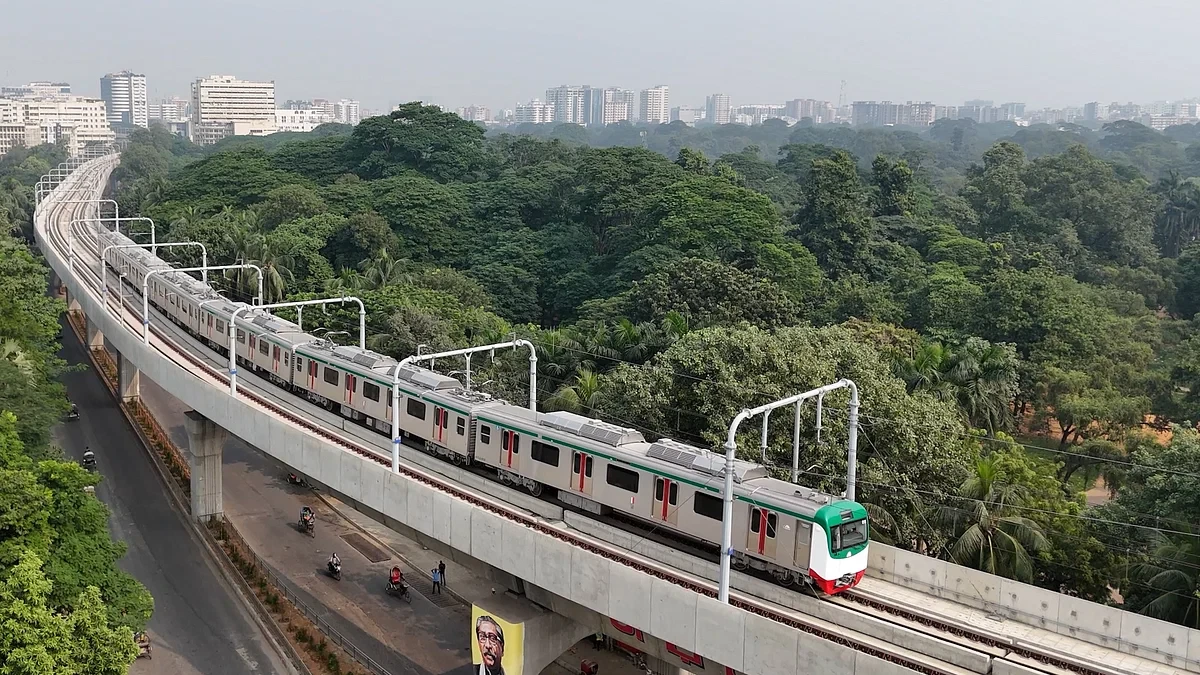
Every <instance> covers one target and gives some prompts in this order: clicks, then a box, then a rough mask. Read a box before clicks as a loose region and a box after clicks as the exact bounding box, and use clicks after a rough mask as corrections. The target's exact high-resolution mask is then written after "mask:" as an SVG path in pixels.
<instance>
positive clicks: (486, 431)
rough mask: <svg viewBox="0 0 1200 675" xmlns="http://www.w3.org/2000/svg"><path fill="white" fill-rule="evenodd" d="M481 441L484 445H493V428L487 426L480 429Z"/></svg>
mask: <svg viewBox="0 0 1200 675" xmlns="http://www.w3.org/2000/svg"><path fill="white" fill-rule="evenodd" d="M479 441H480V442H481V443H483V444H484V445H491V443H492V428H491V427H489V426H488V425H486V424H484V425H483V426H481V427H479Z"/></svg>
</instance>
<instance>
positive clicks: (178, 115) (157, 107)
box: [147, 96, 192, 122]
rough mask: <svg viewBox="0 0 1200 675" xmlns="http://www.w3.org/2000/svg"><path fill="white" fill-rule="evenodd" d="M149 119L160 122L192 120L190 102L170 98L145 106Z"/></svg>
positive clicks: (176, 97) (184, 99) (174, 97)
mask: <svg viewBox="0 0 1200 675" xmlns="http://www.w3.org/2000/svg"><path fill="white" fill-rule="evenodd" d="M147 109H148V112H149V117H150V119H152V120H159V121H161V122H186V121H188V120H190V119H191V118H192V102H191V101H189V100H188V99H186V98H180V97H178V96H172V97H171V98H164V99H162V100H161V101H159V102H158V103H151V104H149V105H148V106H147Z"/></svg>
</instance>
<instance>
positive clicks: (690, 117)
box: [671, 105, 705, 127]
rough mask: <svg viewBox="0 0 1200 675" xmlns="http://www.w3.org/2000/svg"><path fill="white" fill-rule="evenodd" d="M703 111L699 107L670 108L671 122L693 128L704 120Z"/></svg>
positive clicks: (682, 106)
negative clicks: (681, 123)
mask: <svg viewBox="0 0 1200 675" xmlns="http://www.w3.org/2000/svg"><path fill="white" fill-rule="evenodd" d="M704 114H705V110H704V108H701V107H699V106H686V105H681V106H679V107H678V108H671V121H672V122H683V123H684V124H686V125H688V126H689V127H691V126H695V125H696V123H697V122H702V121H703V120H704Z"/></svg>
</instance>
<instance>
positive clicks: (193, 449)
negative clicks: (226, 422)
mask: <svg viewBox="0 0 1200 675" xmlns="http://www.w3.org/2000/svg"><path fill="white" fill-rule="evenodd" d="M186 414H187V434H188V450H189V451H190V454H191V469H192V516H193V517H194V518H197V519H199V520H208V519H209V518H211V517H213V516H217V515H220V514H222V513H224V512H225V506H224V503H223V502H222V498H221V492H222V486H221V451H222V449H223V448H224V447H225V439H227V438H228V437H229V432H228V431H225V430H224V429H222V428H221V427H219V426H217V425H216V424H215V423H214V422H213V421H212V420H210V419H208V418H207V417H205V416H204V415H201V414H200V413H198V412H196V411H195V410H189V411H187V413H186Z"/></svg>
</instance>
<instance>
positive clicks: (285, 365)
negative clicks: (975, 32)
mask: <svg viewBox="0 0 1200 675" xmlns="http://www.w3.org/2000/svg"><path fill="white" fill-rule="evenodd" d="M287 365H288V355H287V352H284V353H283V367H284V368H287Z"/></svg>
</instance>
